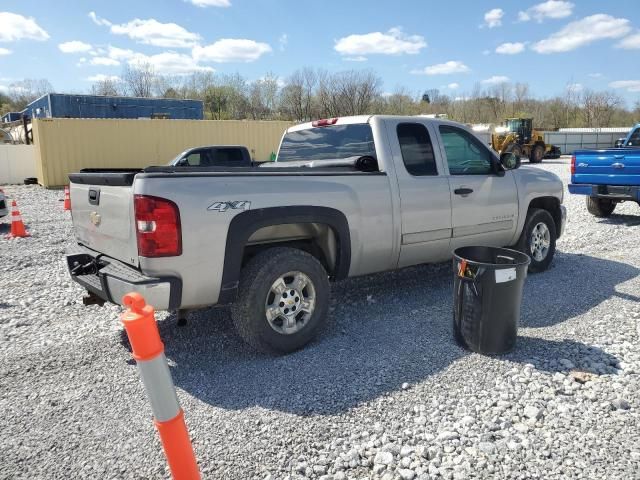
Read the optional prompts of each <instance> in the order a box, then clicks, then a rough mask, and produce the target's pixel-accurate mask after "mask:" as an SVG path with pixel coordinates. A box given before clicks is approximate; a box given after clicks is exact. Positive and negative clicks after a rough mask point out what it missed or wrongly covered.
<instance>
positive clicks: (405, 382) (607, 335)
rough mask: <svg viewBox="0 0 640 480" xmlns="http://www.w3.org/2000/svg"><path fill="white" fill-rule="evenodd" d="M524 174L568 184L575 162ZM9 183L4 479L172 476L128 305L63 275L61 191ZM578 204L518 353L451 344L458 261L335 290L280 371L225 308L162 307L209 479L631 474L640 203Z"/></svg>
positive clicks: (636, 436) (638, 349) (1, 291)
mask: <svg viewBox="0 0 640 480" xmlns="http://www.w3.org/2000/svg"><path fill="white" fill-rule="evenodd" d="M522 168H533V169H544V170H550V171H553V172H556V173H558V174H560V175H561V176H562V178H563V179H564V181H565V182H566V181H567V179H568V172H569V165H568V159H566V158H563V159H560V160H552V161H547V160H545V161H544V162H543V163H542V164H541V165H537V166H528V165H526V164H525V165H524V166H523V167H522ZM3 188H4V190H5V191H6V192H7V193H8V194H9V195H10V196H12V197H15V198H16V199H17V200H18V204H19V206H20V210H21V212H22V215H23V218H24V220H25V222H26V224H27V228H28V229H29V230H30V232H31V233H32V235H33V236H32V237H31V238H28V239H18V240H12V241H8V240H5V239H4V237H3V235H4V233H6V232H7V231H8V225H7V223H6V221H5V222H4V223H0V260H1V261H0V280H1V282H0V412H2V415H0V452H2V461H1V462H0V479H34V478H38V479H39V478H46V479H67V478H74V479H76V478H77V479H96V478H118V479H140V478H154V479H155V478H169V473H168V470H167V466H166V462H165V460H164V457H163V455H162V452H161V449H160V444H159V442H158V439H157V433H156V432H155V429H154V427H153V423H152V421H151V409H150V406H149V404H148V401H147V399H146V396H145V394H144V389H143V386H142V384H141V382H140V380H139V377H138V374H137V371H136V367H135V364H134V363H133V362H132V361H131V355H130V353H129V350H128V344H127V341H126V339H125V337H124V336H123V334H122V329H121V327H120V325H119V322H118V315H119V313H120V309H119V308H118V307H115V306H104V307H97V306H90V307H85V306H83V305H82V302H81V297H82V295H83V291H82V289H81V288H80V287H79V286H78V285H76V284H74V283H73V282H71V281H70V279H69V277H68V275H67V272H66V269H65V265H64V261H63V257H62V255H63V252H64V250H65V248H66V247H67V246H68V245H70V244H72V242H73V233H72V229H71V222H70V216H69V212H64V211H63V210H62V202H59V201H58V200H59V199H61V198H62V192H61V191H50V190H44V189H42V188H39V187H36V186H7V187H3ZM584 202H585V200H584V197H578V196H572V195H569V194H568V193H566V195H565V204H566V205H567V208H568V223H567V229H566V232H565V235H564V236H563V237H562V238H561V239H560V240H559V241H558V245H557V248H558V251H557V256H556V259H555V260H554V263H553V265H552V268H551V269H550V270H549V271H547V272H545V273H542V274H536V275H530V276H529V277H528V278H527V282H526V285H525V293H524V298H523V303H522V317H521V322H520V331H519V337H518V343H517V346H516V348H515V350H514V351H513V352H511V353H509V354H507V355H502V356H493V357H485V356H481V355H477V354H470V353H468V352H466V351H464V350H462V349H460V348H459V347H458V346H457V345H456V343H455V342H454V340H453V338H452V336H451V312H452V304H451V303H452V295H451V283H452V282H451V280H452V273H451V267H450V265H449V264H448V263H447V264H442V265H435V266H421V267H415V268H410V269H406V270H403V271H399V272H389V273H384V274H380V275H374V276H370V277H363V278H354V279H349V280H346V281H343V282H341V283H340V284H338V285H335V286H334V292H336V296H335V298H334V300H333V302H332V304H331V306H330V308H331V314H330V322H329V324H328V325H327V328H326V329H325V331H324V333H323V334H322V336H321V337H320V338H319V339H318V340H317V341H315V342H313V343H312V344H311V345H309V346H308V347H307V348H306V349H304V350H302V351H300V352H296V353H294V354H291V355H288V356H286V357H271V356H265V355H261V354H257V353H255V352H253V351H252V350H251V349H250V348H248V347H246V346H245V345H244V344H243V343H242V342H241V341H240V340H239V339H238V337H237V335H236V334H235V332H234V331H233V328H232V326H231V323H230V322H229V314H228V311H227V310H226V309H224V308H220V309H204V310H201V311H197V312H194V313H193V314H192V315H191V316H190V319H189V322H188V324H187V326H186V327H180V328H179V327H177V325H176V323H177V321H176V317H175V315H173V314H169V313H159V314H158V319H159V328H160V332H161V335H162V338H163V340H164V343H165V346H166V354H167V358H168V360H169V364H170V369H171V373H172V376H173V378H174V381H175V384H176V386H177V391H178V397H179V400H180V402H181V405H182V407H183V409H184V411H185V418H186V422H187V425H188V427H189V431H190V434H191V437H192V439H193V445H194V449H195V452H196V456H197V458H198V462H199V465H200V469H201V471H202V476H203V478H225V479H232V480H234V479H242V480H246V479H249V480H264V479H270V480H281V479H288V480H294V479H301V478H311V479H323V480H330V479H332V480H348V479H355V480H360V479H364V478H367V479H370V480H380V479H382V478H384V479H389V480H397V479H403V478H413V479H414V480H417V479H420V480H424V479H427V478H445V479H466V478H471V477H476V478H497V479H501V478H505V479H506V478H509V479H511V478H514V479H518V478H520V479H524V478H545V479H565V478H634V477H637V475H638V465H639V463H640V448H639V447H638V445H640V401H639V400H638V399H639V396H638V392H639V391H640V374H639V372H640V301H639V300H640V298H639V296H638V292H640V277H639V273H640V270H639V269H640V243H639V242H638V238H640V208H638V206H637V205H636V204H629V203H626V204H623V205H619V206H618V207H617V208H616V211H615V214H614V215H612V216H611V217H610V218H608V219H597V218H594V217H592V216H590V215H589V214H588V213H587V211H586V208H585V205H584ZM576 372H581V373H580V374H577V373H576ZM403 386H404V387H403Z"/></svg>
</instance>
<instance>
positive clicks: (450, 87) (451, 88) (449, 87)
mask: <svg viewBox="0 0 640 480" xmlns="http://www.w3.org/2000/svg"><path fill="white" fill-rule="evenodd" d="M447 88H448V89H449V90H457V89H458V88H460V84H459V83H456V82H453V83H450V84H449V85H447Z"/></svg>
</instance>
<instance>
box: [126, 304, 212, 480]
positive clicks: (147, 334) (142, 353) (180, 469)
mask: <svg viewBox="0 0 640 480" xmlns="http://www.w3.org/2000/svg"><path fill="white" fill-rule="evenodd" d="M122 303H123V304H124V305H125V306H126V307H128V308H127V310H126V311H125V312H124V313H123V314H122V317H121V320H122V324H123V325H124V328H125V330H126V331H127V336H128V337H129V342H130V343H131V350H132V352H133V358H134V359H135V360H136V363H137V365H138V372H139V373H140V377H141V378H142V382H143V384H144V389H145V390H146V392H147V397H148V398H149V401H150V402H151V409H152V411H153V417H154V423H155V425H156V428H157V429H158V433H159V434H160V441H161V442H162V448H163V449H164V453H165V455H166V457H167V463H168V464H169V469H170V470H171V475H172V477H173V478H174V480H198V479H200V472H199V470H198V464H197V462H196V457H195V455H194V453H193V446H192V445H191V440H190V439H189V432H188V431H187V427H186V425H185V423H184V413H183V411H182V408H180V404H179V403H178V397H177V396H176V389H175V387H174V385H173V380H172V379H171V372H169V366H168V365H167V359H166V357H165V355H164V344H163V343H162V340H161V339H160V333H159V332H158V325H157V323H156V318H155V311H154V309H153V307H152V306H151V305H147V304H146V302H145V300H144V298H143V297H142V295H140V294H139V293H128V294H127V295H125V296H124V297H123V299H122Z"/></svg>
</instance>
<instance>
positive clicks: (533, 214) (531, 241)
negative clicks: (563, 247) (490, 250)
mask: <svg viewBox="0 0 640 480" xmlns="http://www.w3.org/2000/svg"><path fill="white" fill-rule="evenodd" d="M540 224H543V225H544V228H546V231H547V232H548V239H546V241H545V242H544V243H546V244H547V247H546V252H545V254H544V256H542V257H537V250H538V248H537V246H539V245H540V241H541V239H540V238H539V237H538V238H537V239H536V234H537V235H540V233H541V232H543V231H544V228H543V227H539V225H540ZM534 230H535V232H534ZM556 235H557V233H556V224H555V222H554V221H553V217H552V216H551V214H550V213H549V212H548V211H546V210H542V209H540V208H532V209H530V210H529V212H528V213H527V219H526V220H525V222H524V228H523V229H522V233H521V234H520V238H519V239H518V243H516V244H515V246H514V247H515V249H516V250H519V251H521V252H522V253H526V254H527V255H529V257H530V258H531V263H530V264H529V272H530V273H538V272H544V271H545V270H547V269H548V268H549V266H550V265H551V261H552V260H553V256H554V255H555V253H556ZM536 241H537V243H536ZM539 250H540V253H542V251H544V248H540V249H539Z"/></svg>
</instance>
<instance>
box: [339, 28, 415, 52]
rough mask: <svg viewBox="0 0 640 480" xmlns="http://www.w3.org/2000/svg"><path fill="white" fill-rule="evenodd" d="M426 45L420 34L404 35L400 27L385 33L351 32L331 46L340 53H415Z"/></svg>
mask: <svg viewBox="0 0 640 480" xmlns="http://www.w3.org/2000/svg"><path fill="white" fill-rule="evenodd" d="M426 46H427V42H425V40H424V37H422V36H421V35H406V34H405V33H404V32H403V31H402V29H401V28H392V29H390V30H389V31H388V32H386V33H382V32H371V33H365V34H363V35H358V34H353V35H349V36H346V37H343V38H341V39H339V40H338V41H336V44H335V46H334V47H333V48H334V49H335V51H336V52H338V53H339V54H340V55H348V56H361V55H371V54H379V55H402V54H410V55H415V54H417V53H420V50H422V49H423V48H425V47H426Z"/></svg>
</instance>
